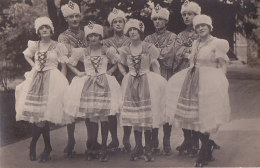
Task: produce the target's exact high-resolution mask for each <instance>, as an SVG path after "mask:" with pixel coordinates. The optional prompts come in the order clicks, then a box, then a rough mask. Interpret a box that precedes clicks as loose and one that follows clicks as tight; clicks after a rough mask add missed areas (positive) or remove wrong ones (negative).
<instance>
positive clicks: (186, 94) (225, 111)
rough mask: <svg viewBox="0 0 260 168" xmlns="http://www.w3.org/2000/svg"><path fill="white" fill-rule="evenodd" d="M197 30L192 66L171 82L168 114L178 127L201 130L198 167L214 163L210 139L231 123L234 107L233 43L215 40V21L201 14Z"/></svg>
mask: <svg viewBox="0 0 260 168" xmlns="http://www.w3.org/2000/svg"><path fill="white" fill-rule="evenodd" d="M193 27H194V29H195V31H196V32H197V33H198V35H199V39H198V40H195V41H194V43H193V45H192V51H191V54H190V55H189V60H190V65H191V66H190V67H189V68H186V69H184V70H182V71H180V72H178V73H176V74H175V75H174V76H172V77H171V79H170V80H169V81H168V84H167V87H166V115H167V117H169V119H170V123H172V124H173V125H175V126H176V127H178V128H184V129H189V130H195V131H199V137H200V140H201V142H202V146H201V150H200V152H199V156H198V159H197V160H196V166H203V165H205V164H206V163H207V162H208V161H211V160H213V157H212V149H213V148H218V146H217V145H216V144H215V143H214V141H212V140H210V139H209V136H210V133H211V132H215V131H217V130H218V128H219V126H221V125H222V124H224V123H226V122H228V121H229V117H230V111H231V110H230V104H229V95H228V86H229V83H228V80H227V78H226V75H225V72H226V68H225V67H226V63H227V62H228V61H229V58H228V56H227V54H226V53H227V52H228V50H229V44H228V42H227V41H226V40H223V39H218V38H216V37H213V36H212V35H211V34H210V33H211V31H212V29H213V26H212V20H211V18H210V17H209V16H207V15H197V16H195V17H194V19H193Z"/></svg>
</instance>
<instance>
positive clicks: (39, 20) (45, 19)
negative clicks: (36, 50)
mask: <svg viewBox="0 0 260 168" xmlns="http://www.w3.org/2000/svg"><path fill="white" fill-rule="evenodd" d="M43 25H48V26H50V28H51V30H52V33H54V27H53V24H52V21H51V19H50V18H48V17H47V16H43V17H39V18H37V19H36V20H35V22H34V28H35V30H36V33H38V30H39V28H40V27H41V26H43Z"/></svg>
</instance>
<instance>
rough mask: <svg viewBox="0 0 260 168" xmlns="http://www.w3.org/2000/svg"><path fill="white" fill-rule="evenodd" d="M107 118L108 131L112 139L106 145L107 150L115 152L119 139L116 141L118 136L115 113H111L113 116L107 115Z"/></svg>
mask: <svg viewBox="0 0 260 168" xmlns="http://www.w3.org/2000/svg"><path fill="white" fill-rule="evenodd" d="M108 120H109V122H108V123H109V131H110V133H111V137H112V141H111V143H110V144H109V145H108V150H109V151H110V152H116V151H118V147H119V141H118V137H117V118H116V116H115V115H113V116H109V117H108Z"/></svg>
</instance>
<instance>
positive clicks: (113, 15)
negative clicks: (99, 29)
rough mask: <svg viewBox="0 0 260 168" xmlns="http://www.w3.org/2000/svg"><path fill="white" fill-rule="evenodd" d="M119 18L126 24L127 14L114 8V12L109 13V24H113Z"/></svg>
mask: <svg viewBox="0 0 260 168" xmlns="http://www.w3.org/2000/svg"><path fill="white" fill-rule="evenodd" d="M118 17H121V18H123V19H124V21H125V22H126V14H125V12H123V11H122V10H120V9H116V8H114V9H113V11H112V12H110V13H109V15H108V18H107V21H108V23H109V24H110V25H111V24H112V22H113V20H114V19H115V18H118Z"/></svg>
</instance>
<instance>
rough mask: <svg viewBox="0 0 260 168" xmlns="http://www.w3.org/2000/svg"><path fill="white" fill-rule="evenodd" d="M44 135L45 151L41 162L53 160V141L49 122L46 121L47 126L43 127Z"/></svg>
mask: <svg viewBox="0 0 260 168" xmlns="http://www.w3.org/2000/svg"><path fill="white" fill-rule="evenodd" d="M42 136H43V140H44V144H45V147H44V151H43V153H42V154H41V156H40V162H47V161H49V160H51V157H50V153H51V151H52V147H51V142H50V127H49V123H48V122H46V123H45V126H44V127H43V128H42Z"/></svg>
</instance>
